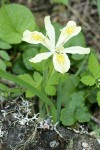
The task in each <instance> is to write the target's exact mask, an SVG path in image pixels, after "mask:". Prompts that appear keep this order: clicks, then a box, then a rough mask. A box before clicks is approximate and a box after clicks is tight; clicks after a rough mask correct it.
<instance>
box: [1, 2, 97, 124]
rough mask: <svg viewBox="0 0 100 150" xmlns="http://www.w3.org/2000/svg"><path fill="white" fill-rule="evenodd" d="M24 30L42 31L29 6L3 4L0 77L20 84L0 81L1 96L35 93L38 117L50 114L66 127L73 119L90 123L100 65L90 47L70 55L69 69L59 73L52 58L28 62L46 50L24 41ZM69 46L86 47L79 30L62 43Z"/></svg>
mask: <svg viewBox="0 0 100 150" xmlns="http://www.w3.org/2000/svg"><path fill="white" fill-rule="evenodd" d="M54 27H55V30H56V35H57V37H58V36H59V34H60V31H59V29H60V28H62V26H61V25H59V24H57V23H54ZM25 30H30V31H34V30H40V31H41V32H44V28H42V29H39V27H38V26H37V24H36V22H35V19H34V16H33V14H32V13H31V12H30V10H29V9H28V8H26V7H24V6H22V5H19V4H6V5H3V6H2V7H1V8H0V49H1V50H0V77H3V78H6V79H7V80H10V81H13V82H15V83H16V84H18V85H20V87H14V88H10V87H7V86H5V85H3V84H0V92H1V96H5V97H7V96H9V95H10V96H11V97H16V96H19V95H21V94H22V93H25V97H26V98H29V99H30V98H32V99H33V101H34V99H35V97H36V96H38V97H39V104H38V105H39V113H40V116H41V117H44V116H45V115H46V114H47V115H49V116H50V115H52V117H53V120H54V121H55V122H56V121H59V120H60V121H61V122H62V124H63V125H66V126H67V125H73V124H74V123H75V122H76V121H78V122H89V121H90V118H91V115H92V112H91V111H90V108H91V106H92V105H93V104H94V103H97V105H99V106H100V65H99V62H98V58H97V56H96V53H95V50H92V49H91V53H90V55H87V56H86V55H79V54H71V55H70V56H69V57H70V60H71V69H70V70H69V72H67V73H64V74H61V73H59V72H57V71H56V70H54V69H53V63H52V61H51V58H49V59H46V60H43V61H42V62H39V63H31V62H30V61H29V59H31V58H32V57H35V56H36V55H37V54H38V53H43V52H45V51H47V49H46V48H45V47H44V46H42V45H40V44H39V45H35V44H30V43H26V42H23V41H22V37H23V32H24V31H25ZM71 46H82V47H86V41H85V38H84V35H83V33H82V32H80V33H79V34H78V35H76V36H75V37H73V38H71V39H70V40H69V41H68V42H67V43H65V47H71ZM4 70H6V71H4ZM8 72H11V74H10V73H8ZM12 74H16V75H12ZM33 111H34V113H35V110H33Z"/></svg>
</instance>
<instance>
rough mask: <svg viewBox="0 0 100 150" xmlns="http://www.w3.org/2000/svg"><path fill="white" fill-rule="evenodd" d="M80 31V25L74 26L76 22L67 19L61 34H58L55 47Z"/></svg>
mask: <svg viewBox="0 0 100 150" xmlns="http://www.w3.org/2000/svg"><path fill="white" fill-rule="evenodd" d="M80 31H81V27H80V26H76V22H74V21H69V22H68V23H67V25H66V26H65V27H64V28H63V29H61V34H60V36H59V39H58V42H57V45H56V47H59V46H60V45H63V44H65V43H66V42H67V41H68V40H69V39H70V38H72V37H73V36H75V35H77V34H78V33H79V32H80Z"/></svg>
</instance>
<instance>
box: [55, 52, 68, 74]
mask: <svg viewBox="0 0 100 150" xmlns="http://www.w3.org/2000/svg"><path fill="white" fill-rule="evenodd" d="M53 64H54V68H55V70H57V71H58V72H60V73H62V74H63V73H65V72H67V71H68V70H69V68H70V60H69V58H68V56H67V55H66V54H58V53H55V54H54V56H53Z"/></svg>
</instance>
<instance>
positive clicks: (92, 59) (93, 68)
mask: <svg viewBox="0 0 100 150" xmlns="http://www.w3.org/2000/svg"><path fill="white" fill-rule="evenodd" d="M88 69H89V71H90V72H91V73H92V75H93V76H94V78H95V79H98V78H99V77H100V65H99V62H98V59H97V57H96V55H95V54H93V53H91V54H90V56H89V63H88Z"/></svg>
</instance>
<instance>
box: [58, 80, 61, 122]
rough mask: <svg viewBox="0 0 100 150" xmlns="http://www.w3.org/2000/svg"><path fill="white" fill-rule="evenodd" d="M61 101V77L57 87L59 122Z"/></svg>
mask: <svg viewBox="0 0 100 150" xmlns="http://www.w3.org/2000/svg"><path fill="white" fill-rule="evenodd" d="M61 102H62V84H61V79H59V84H58V88H57V122H58V121H59V120H60V112H61Z"/></svg>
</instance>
